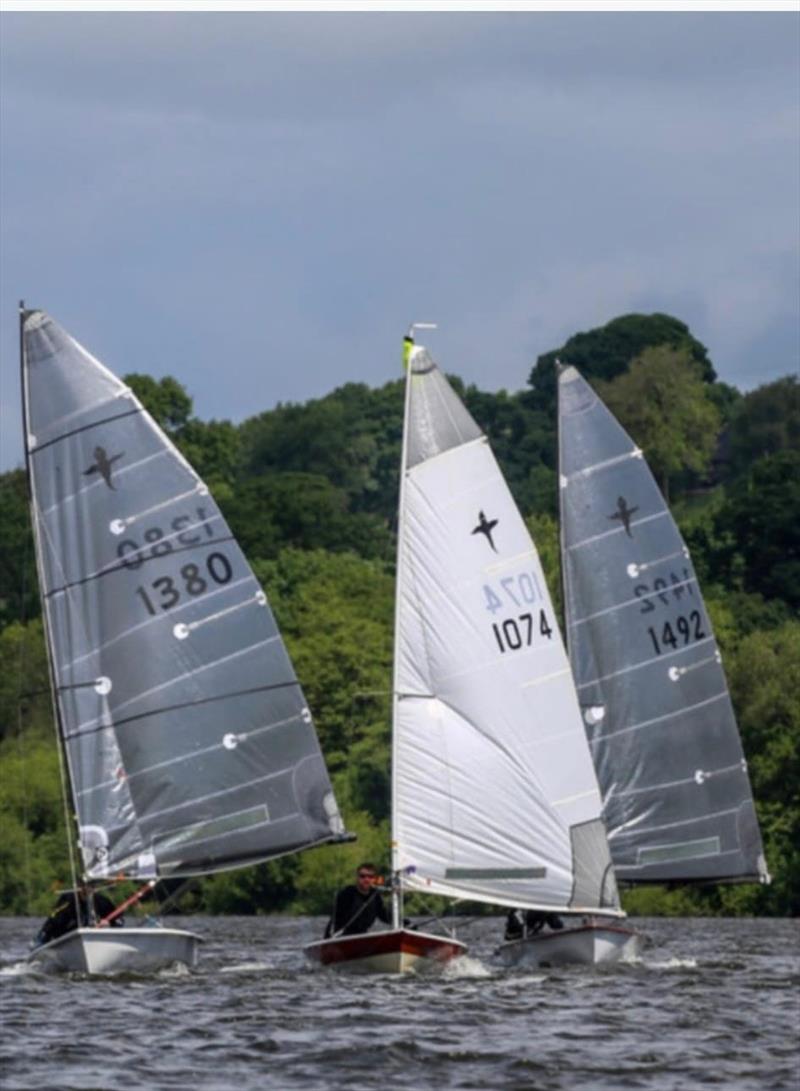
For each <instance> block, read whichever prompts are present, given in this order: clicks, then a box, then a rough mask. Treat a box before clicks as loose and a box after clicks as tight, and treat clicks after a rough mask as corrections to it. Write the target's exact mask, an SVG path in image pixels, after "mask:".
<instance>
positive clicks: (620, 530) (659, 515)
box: [567, 508, 669, 553]
mask: <svg viewBox="0 0 800 1091" xmlns="http://www.w3.org/2000/svg"><path fill="white" fill-rule="evenodd" d="M665 515H666V516H668V515H669V512H668V511H667V510H666V508H665V509H664V511H657V512H656V513H655V515H644V516H642V518H641V519H631V526H632V527H641V526H643V525H644V524H645V523H651V522H652V521H653V520H654V519H663V518H664V516H665ZM624 533H625V528H624V527H612V528H611V529H610V530H604V531H603V533H602V534H593V535H592V537H591V538H583V539H582V540H581V541H580V542H573V543H572V545H568V546H567V553H571V552H572V551H573V549H580V548H581V546H585V545H591V543H592V542H599V541H600V540H601V539H603V538H608V537H610V536H611V535H612V534H624Z"/></svg>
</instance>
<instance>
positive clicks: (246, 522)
mask: <svg viewBox="0 0 800 1091" xmlns="http://www.w3.org/2000/svg"><path fill="white" fill-rule="evenodd" d="M220 499H221V505H220V506H221V507H222V510H223V513H224V515H225V518H226V519H227V520H228V523H229V525H230V527H231V530H232V531H233V534H234V535H235V537H236V539H237V540H238V542H239V544H240V545H241V547H242V549H243V550H244V551H245V553H246V554H247V555H248V557H249V558H250V559H251V560H252V559H253V558H255V557H274V556H275V555H276V554H277V553H278V552H279V550H280V549H282V548H285V547H290V548H296V549H328V550H330V551H331V552H341V551H344V550H351V551H353V552H357V553H360V554H361V555H362V556H365V557H382V556H387V555H388V553H389V552H390V545H391V543H390V537H389V532H388V530H387V528H386V526H385V525H384V523H383V522H382V520H380V519H379V518H378V517H377V516H375V515H370V514H367V513H366V512H356V513H351V512H349V511H348V499H347V495H346V493H345V492H344V491H343V490H342V489H338V488H336V487H335V486H334V485H332V484H331V483H330V481H328V480H327V479H326V478H325V477H322V476H321V475H319V474H308V473H272V474H261V475H260V476H259V477H252V478H246V479H244V480H241V481H240V482H238V483H237V485H236V488H235V491H234V492H233V493H232V494H231V495H230V496H229V497H228V499H223V498H222V497H221V498H220Z"/></svg>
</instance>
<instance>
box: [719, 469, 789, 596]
mask: <svg viewBox="0 0 800 1091" xmlns="http://www.w3.org/2000/svg"><path fill="white" fill-rule="evenodd" d="M715 527H716V533H717V536H718V538H720V539H722V540H724V541H725V542H726V543H727V549H726V550H725V551H724V552H722V553H721V554H720V556H719V558H718V569H719V571H720V572H721V573H722V574H723V576H724V574H726V573H728V574H730V575H731V577H733V576H735V574H736V573H737V572H738V571H740V572H741V574H742V575H741V579H742V583H743V585H744V589H745V590H746V591H750V592H754V593H757V594H761V595H764V596H765V597H766V598H778V599H782V600H783V601H784V602H786V603H788V605H789V606H791V607H792V608H793V609H795V610H796V609H798V608H800V451H782V452H781V453H780V454H774V455H767V457H766V458H761V459H759V460H758V461H757V462H755V463H754V464H753V465H752V467H751V468H750V471H749V473H747V474H745V475H744V476H743V477H741V478H740V479H739V480H738V481H737V482H736V484H735V485H734V486H733V488H732V489H731V491H730V496H729V497H728V499H727V501H726V502H725V503H724V504H723V505H722V507H721V508H720V510H719V512H718V514H717V516H716V519H715Z"/></svg>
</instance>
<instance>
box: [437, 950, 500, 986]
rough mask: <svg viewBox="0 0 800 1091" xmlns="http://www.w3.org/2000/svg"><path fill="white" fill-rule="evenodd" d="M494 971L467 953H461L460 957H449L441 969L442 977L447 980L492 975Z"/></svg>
mask: <svg viewBox="0 0 800 1091" xmlns="http://www.w3.org/2000/svg"><path fill="white" fill-rule="evenodd" d="M493 976H494V973H493V971H492V970H490V969H489V967H488V966H486V965H485V964H484V963H483V962H481V960H480V959H479V958H471V957H470V956H469V955H461V956H460V958H454V959H451V960H450V962H448V963H447V964H446V966H445V967H444V970H443V971H442V977H444V978H448V979H449V980H451V981H452V980H458V979H459V978H465V977H472V978H479V977H493Z"/></svg>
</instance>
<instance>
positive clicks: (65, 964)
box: [28, 927, 202, 974]
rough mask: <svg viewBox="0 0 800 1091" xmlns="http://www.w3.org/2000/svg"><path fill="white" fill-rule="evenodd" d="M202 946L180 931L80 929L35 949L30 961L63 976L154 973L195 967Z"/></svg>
mask: <svg viewBox="0 0 800 1091" xmlns="http://www.w3.org/2000/svg"><path fill="white" fill-rule="evenodd" d="M200 943H202V939H201V938H200V936H197V935H195V934H194V933H193V932H184V931H183V930H182V929H178V928H157V927H156V928H78V929H77V930H75V931H72V932H67V933H66V935H63V936H59V937H58V938H57V939H54V940H51V941H50V942H49V943H43V944H42V946H41V947H36V948H34V950H33V951H31V953H30V954H29V955H28V962H33V963H37V964H38V965H41V966H42V967H43V968H44V969H47V970H55V971H58V972H60V973H82V974H119V973H136V974H142V973H153V972H155V971H157V970H163V969H165V968H166V967H168V966H174V965H179V966H187V967H189V968H191V967H193V966H194V965H195V963H196V961H197V947H198V944H200Z"/></svg>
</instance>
